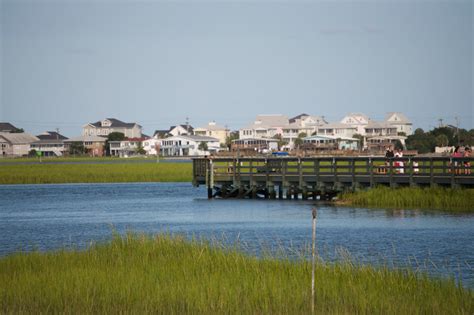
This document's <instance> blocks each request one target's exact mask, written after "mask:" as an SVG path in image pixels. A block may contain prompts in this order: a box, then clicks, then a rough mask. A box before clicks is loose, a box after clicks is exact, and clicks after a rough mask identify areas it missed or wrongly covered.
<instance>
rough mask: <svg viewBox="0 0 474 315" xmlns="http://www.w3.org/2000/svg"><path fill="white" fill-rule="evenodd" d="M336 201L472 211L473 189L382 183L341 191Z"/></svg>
mask: <svg viewBox="0 0 474 315" xmlns="http://www.w3.org/2000/svg"><path fill="white" fill-rule="evenodd" d="M336 203H337V204H339V205H347V206H360V207H383V208H405V209H407V208H410V209H430V210H445V211H450V212H474V189H451V188H441V187H436V188H419V187H401V188H395V189H392V188H388V187H384V186H379V187H375V188H372V189H368V190H363V191H357V192H351V193H344V194H341V195H340V196H339V200H338V201H337V202H336Z"/></svg>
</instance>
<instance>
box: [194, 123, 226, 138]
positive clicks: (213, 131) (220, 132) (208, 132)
mask: <svg viewBox="0 0 474 315" xmlns="http://www.w3.org/2000/svg"><path fill="white" fill-rule="evenodd" d="M229 133H230V130H229V129H227V128H225V127H223V126H219V125H217V124H216V122H215V121H212V122H210V123H208V124H207V126H204V127H199V128H196V129H194V134H195V135H196V136H206V137H213V138H217V139H219V143H221V144H225V142H226V139H227V137H228V136H229Z"/></svg>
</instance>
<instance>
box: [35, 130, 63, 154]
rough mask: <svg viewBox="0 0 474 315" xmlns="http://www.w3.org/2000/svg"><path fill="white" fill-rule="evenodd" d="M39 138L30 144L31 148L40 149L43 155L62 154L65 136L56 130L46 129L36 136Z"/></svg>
mask: <svg viewBox="0 0 474 315" xmlns="http://www.w3.org/2000/svg"><path fill="white" fill-rule="evenodd" d="M36 137H37V138H38V139H39V140H38V141H35V142H33V143H32V144H31V146H30V148H31V149H32V150H36V151H40V152H41V153H42V155H43V156H63V155H64V153H65V151H66V149H65V146H64V140H67V138H66V137H65V136H63V135H61V134H59V133H58V132H56V131H46V132H44V133H42V134H40V135H37V136H36Z"/></svg>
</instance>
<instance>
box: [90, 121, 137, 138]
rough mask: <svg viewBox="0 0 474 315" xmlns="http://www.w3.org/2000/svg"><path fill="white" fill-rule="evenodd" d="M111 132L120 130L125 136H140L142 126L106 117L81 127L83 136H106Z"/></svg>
mask: <svg viewBox="0 0 474 315" xmlns="http://www.w3.org/2000/svg"><path fill="white" fill-rule="evenodd" d="M112 132H121V133H123V134H124V135H125V137H126V138H140V137H142V126H140V125H139V124H137V123H126V122H123V121H120V120H118V119H115V118H106V119H103V120H101V121H97V122H95V123H89V124H87V125H84V126H83V127H82V135H83V136H101V137H107V136H108V135H109V134H111V133H112Z"/></svg>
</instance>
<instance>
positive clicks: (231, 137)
mask: <svg viewBox="0 0 474 315" xmlns="http://www.w3.org/2000/svg"><path fill="white" fill-rule="evenodd" d="M237 139H239V132H238V131H232V132H231V133H230V134H229V135H228V136H227V137H226V138H225V145H226V146H227V148H229V150H230V149H231V146H232V141H233V140H237Z"/></svg>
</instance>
